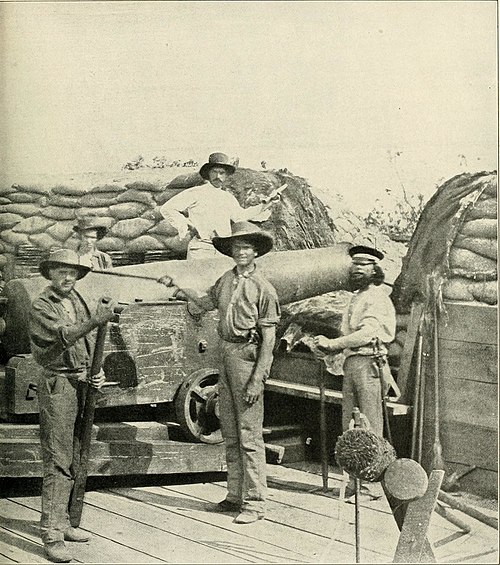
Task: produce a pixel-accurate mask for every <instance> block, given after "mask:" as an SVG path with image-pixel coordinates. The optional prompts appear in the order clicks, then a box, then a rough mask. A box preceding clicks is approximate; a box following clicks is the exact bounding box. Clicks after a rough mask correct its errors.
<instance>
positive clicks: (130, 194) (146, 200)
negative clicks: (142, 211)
mask: <svg viewBox="0 0 500 565" xmlns="http://www.w3.org/2000/svg"><path fill="white" fill-rule="evenodd" d="M116 201H117V202H139V203H140V204H145V205H146V206H149V207H151V208H152V207H153V206H155V201H154V200H153V197H152V196H151V194H150V193H149V192H140V191H139V190H134V189H133V188H129V189H127V190H126V191H125V192H122V193H121V194H120V195H118V196H117V198H116Z"/></svg>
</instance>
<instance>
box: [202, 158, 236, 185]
mask: <svg viewBox="0 0 500 565" xmlns="http://www.w3.org/2000/svg"><path fill="white" fill-rule="evenodd" d="M214 167H224V169H226V171H227V172H228V173H229V174H230V175H232V174H233V173H234V171H235V170H236V167H235V166H234V165H231V163H230V162H229V157H228V156H227V155H226V154H225V153H212V154H211V155H210V157H209V158H208V163H205V164H204V165H202V167H201V169H200V176H201V177H203V178H204V179H205V180H208V172H209V171H210V169H213V168H214Z"/></svg>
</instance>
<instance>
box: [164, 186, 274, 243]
mask: <svg viewBox="0 0 500 565" xmlns="http://www.w3.org/2000/svg"><path fill="white" fill-rule="evenodd" d="M160 213H161V215H162V216H163V217H164V218H165V219H166V220H167V222H169V223H170V224H171V225H172V226H173V227H174V228H175V229H176V230H177V231H178V232H179V238H180V239H183V238H184V237H185V236H186V234H187V231H188V227H189V225H192V226H194V227H195V228H196V230H197V231H198V234H199V236H200V239H201V240H202V241H206V242H211V241H212V238H213V237H214V236H219V237H229V236H230V235H231V221H233V222H238V221H243V220H251V219H253V220H255V221H264V220H265V219H267V218H265V217H263V216H262V213H263V212H262V206H261V205H257V206H251V207H249V208H242V207H241V206H240V204H239V202H238V201H237V200H236V198H235V197H234V196H233V195H232V194H231V193H230V192H226V191H225V190H222V189H221V188H217V187H215V186H213V185H212V184H210V183H209V182H207V183H205V184H202V185H200V186H194V187H192V188H188V189H186V190H183V191H182V192H181V193H180V194H177V195H176V196H174V197H173V198H171V199H170V200H168V201H167V202H165V204H163V206H161V207H160ZM265 213H266V212H264V214H265ZM267 215H269V214H267Z"/></svg>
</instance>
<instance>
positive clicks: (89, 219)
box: [73, 216, 109, 239]
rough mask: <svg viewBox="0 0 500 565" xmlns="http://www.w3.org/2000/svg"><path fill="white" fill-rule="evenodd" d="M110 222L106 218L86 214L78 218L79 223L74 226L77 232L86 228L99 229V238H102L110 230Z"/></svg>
mask: <svg viewBox="0 0 500 565" xmlns="http://www.w3.org/2000/svg"><path fill="white" fill-rule="evenodd" d="M108 224H109V222H108V221H107V220H106V219H105V218H99V217H98V216H84V217H83V218H79V219H78V223H77V224H76V226H74V227H73V230H74V231H76V233H81V232H83V231H86V230H97V239H102V238H103V237H104V236H105V235H106V233H107V232H108V227H109V225H108Z"/></svg>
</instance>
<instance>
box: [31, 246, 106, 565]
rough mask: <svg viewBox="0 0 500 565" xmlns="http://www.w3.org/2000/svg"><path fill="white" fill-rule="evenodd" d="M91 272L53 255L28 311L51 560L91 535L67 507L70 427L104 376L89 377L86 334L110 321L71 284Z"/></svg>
mask: <svg viewBox="0 0 500 565" xmlns="http://www.w3.org/2000/svg"><path fill="white" fill-rule="evenodd" d="M90 270H91V266H90V264H89V263H88V262H87V261H85V260H84V259H82V258H81V257H79V256H78V254H77V253H76V252H75V251H73V250H71V249H58V250H57V251H53V252H52V253H51V254H50V255H49V258H48V259H47V260H44V261H42V262H41V263H40V273H41V274H42V275H43V276H44V277H45V278H46V279H48V280H49V281H50V284H49V285H48V286H47V287H46V288H45V289H44V290H43V291H42V293H41V294H40V296H39V297H38V298H36V299H35V300H34V302H33V304H32V306H31V311H30V322H29V331H30V341H31V353H32V355H33V359H34V360H35V362H36V363H37V364H38V365H39V366H40V367H41V369H40V380H39V382H38V389H37V390H38V403H39V408H40V443H41V448H42V459H43V485H42V516H41V522H40V525H41V535H42V541H43V544H44V548H45V552H46V554H47V556H48V558H49V559H50V560H51V561H54V562H56V563H59V562H67V561H70V560H71V559H72V555H71V553H70V552H69V550H68V548H67V547H66V545H65V543H64V542H65V541H73V542H85V541H87V540H88V539H89V538H90V536H89V535H88V534H87V533H86V532H84V531H83V530H81V529H80V528H73V527H71V526H70V523H69V515H68V505H69V501H70V496H71V490H72V487H73V482H74V476H75V472H76V468H77V465H78V460H75V453H74V446H73V443H74V435H75V423H76V420H77V415H78V413H79V409H80V404H81V402H82V400H83V396H84V394H85V387H86V386H88V385H90V386H93V387H96V388H100V387H101V386H102V384H103V383H104V380H105V377H104V373H103V372H102V371H101V372H100V373H99V374H98V375H95V376H93V377H90V375H89V370H90V361H91V359H90V356H91V353H92V349H93V339H92V337H91V336H90V335H89V334H90V332H92V330H94V329H95V328H97V327H98V326H99V325H101V324H104V323H106V322H107V321H108V320H110V319H111V317H112V316H113V308H114V306H115V304H114V303H113V301H109V304H107V305H105V304H101V303H99V305H98V306H97V310H96V312H95V313H93V314H91V313H90V311H89V309H88V307H87V305H86V303H85V302H84V300H83V298H82V297H81V296H80V294H79V293H78V292H77V291H76V290H75V284H76V282H77V281H78V280H80V279H82V278H83V277H85V276H86V275H87V273H88V272H89V271H90Z"/></svg>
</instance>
